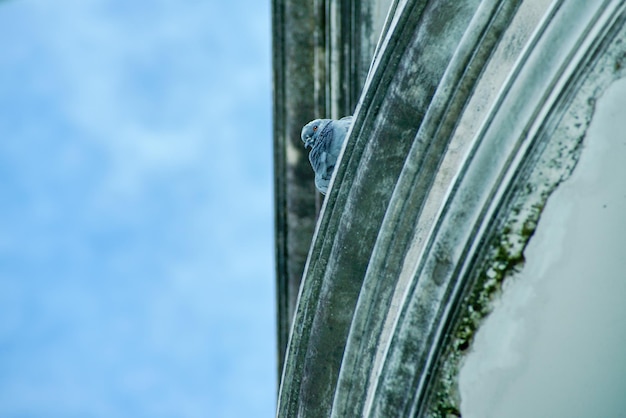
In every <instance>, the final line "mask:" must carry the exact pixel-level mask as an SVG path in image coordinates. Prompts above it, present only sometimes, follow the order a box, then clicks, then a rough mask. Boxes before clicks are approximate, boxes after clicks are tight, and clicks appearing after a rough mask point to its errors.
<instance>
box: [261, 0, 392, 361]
mask: <svg viewBox="0 0 626 418" xmlns="http://www.w3.org/2000/svg"><path fill="white" fill-rule="evenodd" d="M388 3H389V0H376V1H367V2H361V1H360V0H316V1H313V2H311V1H301V0H273V2H272V24H273V32H274V36H273V53H274V57H273V66H274V80H273V85H274V172H275V176H274V177H275V185H274V190H275V212H276V218H275V227H276V277H277V286H276V287H277V302H278V303H277V305H278V307H277V308H278V309H277V310H278V314H277V317H278V326H277V328H278V364H279V365H282V364H283V352H284V350H285V347H286V345H287V339H288V334H289V330H290V328H291V321H292V318H293V314H294V311H295V305H296V299H297V295H298V289H299V287H300V281H301V278H302V272H303V270H304V264H305V261H306V257H307V254H308V250H309V245H310V243H311V238H312V236H313V231H314V227H315V221H316V218H317V213H318V209H319V206H320V203H321V201H320V195H319V194H317V193H316V191H315V186H314V184H313V172H312V170H311V166H310V164H309V161H308V156H307V153H306V150H305V149H304V148H303V147H302V143H301V141H300V130H301V129H302V126H304V124H305V123H307V122H309V121H311V120H313V119H315V118H318V117H335V118H339V117H342V116H345V115H347V114H352V112H353V110H354V108H355V106H356V101H357V99H358V97H359V94H360V91H361V90H362V87H363V83H364V80H365V77H366V75H367V72H368V68H369V65H370V62H371V59H372V56H373V54H374V47H375V45H376V41H377V39H378V36H379V33H380V30H381V28H382V22H381V20H382V19H383V18H384V16H382V17H381V9H383V8H385V7H386V6H387V4H388ZM281 367H282V366H281Z"/></svg>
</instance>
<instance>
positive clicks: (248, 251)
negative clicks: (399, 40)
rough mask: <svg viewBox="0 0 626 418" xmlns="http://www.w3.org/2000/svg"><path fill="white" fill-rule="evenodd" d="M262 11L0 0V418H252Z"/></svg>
mask: <svg viewBox="0 0 626 418" xmlns="http://www.w3.org/2000/svg"><path fill="white" fill-rule="evenodd" d="M270 73H271V63H270V15H269V2H268V1H261V2H259V1H256V0H231V1H228V2H221V1H217V0H215V1H211V0H209V1H206V0H205V1H200V0H171V1H167V0H153V1H145V0H134V1H127V0H108V1H107V0H56V1H54V2H51V1H47V0H45V1H44V0H10V1H4V2H3V1H0V417H3V418H11V417H64V418H67V417H81V418H89V417H252V416H254V417H263V416H272V415H273V413H274V404H275V395H276V364H275V357H276V356H275V324H274V322H275V304H274V275H273V254H274V253H273V225H272V221H273V215H272V172H271V170H272V168H271V120H270V117H271V85H270V82H271V75H270Z"/></svg>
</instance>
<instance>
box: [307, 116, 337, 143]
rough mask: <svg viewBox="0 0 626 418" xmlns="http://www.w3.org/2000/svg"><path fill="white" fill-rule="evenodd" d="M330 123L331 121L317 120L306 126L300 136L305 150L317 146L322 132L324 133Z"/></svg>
mask: <svg viewBox="0 0 626 418" xmlns="http://www.w3.org/2000/svg"><path fill="white" fill-rule="evenodd" d="M330 121H331V120H330V119H315V120H314V121H311V122H309V123H307V124H306V125H304V127H303V128H302V133H301V134H300V138H301V139H302V142H304V148H309V147H313V145H315V142H316V141H317V138H318V137H319V134H320V132H322V130H323V129H324V128H325V127H326V125H328V123H329V122H330Z"/></svg>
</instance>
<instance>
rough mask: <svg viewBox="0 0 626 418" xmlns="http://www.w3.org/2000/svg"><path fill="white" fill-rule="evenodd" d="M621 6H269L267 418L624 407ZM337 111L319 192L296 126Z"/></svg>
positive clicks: (419, 0)
mask: <svg viewBox="0 0 626 418" xmlns="http://www.w3.org/2000/svg"><path fill="white" fill-rule="evenodd" d="M625 9H626V4H625V2H624V1H617V0H614V1H610V0H597V1H596V0H594V1H586V0H554V1H548V0H482V1H481V0H464V1H455V0H431V1H427V0H414V1H411V0H404V1H400V0H398V1H391V0H386V1H382V0H380V1H376V0H371V1H357V0H344V1H340V0H336V1H333V0H314V1H311V2H305V1H299V0H274V2H273V31H274V33H273V36H274V131H275V139H274V147H275V179H276V183H275V190H276V196H275V199H276V260H277V261H276V264H277V292H278V293H277V300H278V353H279V354H278V356H279V364H280V365H281V371H280V373H281V387H280V393H279V399H278V416H281V417H296V416H302V417H305V416H307V417H309V416H310V417H321V416H333V417H352V416H355V417H359V416H367V417H370V416H371V417H405V416H406V417H413V416H415V417H418V416H419V417H459V416H463V417H472V416H475V417H481V418H482V417H487V416H509V417H514V416H520V417H521V416H552V417H559V416H563V417H565V416H568V417H571V416H586V415H575V413H576V411H578V413H580V414H582V413H583V412H582V411H583V409H581V408H577V407H576V408H575V407H570V406H568V405H566V406H563V404H564V403H566V404H567V402H565V401H564V400H565V399H567V400H570V401H571V400H572V399H578V400H579V401H580V400H581V399H582V400H584V402H583V401H580V402H583V403H584V404H585V405H586V407H588V408H596V409H595V410H596V411H597V410H598V408H605V413H606V414H608V415H596V416H618V415H616V414H614V413H613V411H620V410H621V411H623V410H624V407H626V405H623V402H624V401H622V400H621V398H622V396H621V395H619V396H618V395H615V396H614V397H611V396H610V393H617V394H618V393H619V391H617V392H615V391H614V389H615V388H616V387H620V385H621V387H622V388H623V387H625V385H626V380H624V377H623V376H626V362H623V361H621V360H620V359H619V358H618V357H620V356H619V355H618V352H614V351H611V350H608V349H604V348H600V347H605V346H620V345H621V344H620V343H626V328H625V327H624V326H623V325H622V324H621V321H620V320H619V318H620V317H623V316H624V315H626V311H624V310H623V309H622V310H620V309H621V308H619V305H621V304H620V303H618V302H619V297H618V296H621V295H622V294H623V295H626V287H624V285H622V283H626V273H624V272H626V264H625V263H626V262H625V261H624V260H626V242H622V241H623V239H621V237H622V236H626V228H625V226H626V221H624V220H622V217H620V214H621V213H626V182H624V181H622V180H620V179H626V172H624V170H626V168H622V167H626V164H623V162H622V160H621V159H620V157H621V156H623V157H624V159H626V154H622V152H623V150H626V135H624V134H623V132H626V111H625V109H626V88H625V87H624V85H623V84H624V83H622V80H621V79H622V78H623V76H624V74H625V71H626V70H625V67H626V42H625V41H626V28H625V27H624V21H625V19H626V10H625ZM622 92H623V94H621V93H622ZM348 114H354V116H355V118H354V123H353V126H352V128H351V130H350V132H349V136H348V139H347V141H346V144H345V146H344V149H343V153H342V156H341V159H340V163H339V164H338V166H337V169H336V172H335V174H334V178H333V181H332V183H331V187H330V189H329V191H328V194H327V196H326V197H325V199H323V200H322V196H321V195H319V194H317V192H316V191H315V188H314V185H313V172H312V170H311V168H310V165H309V162H308V158H307V154H306V151H305V150H304V148H303V147H302V145H301V142H300V138H299V134H300V129H301V127H302V126H303V125H304V124H305V123H306V122H308V121H309V120H312V119H315V118H318V117H332V118H339V117H342V116H345V115H348ZM620 128H621V129H620ZM579 162H580V164H579ZM583 162H584V163H583ZM614 180H615V181H614ZM567 193H570V194H569V195H568V194H567ZM563 195H565V197H563ZM568 196H569V197H568ZM622 209H624V212H622ZM622 230H623V231H624V233H621V232H620V231H622ZM589 266H592V267H589ZM622 267H624V268H623V269H622ZM557 278H560V279H563V280H565V279H566V280H565V281H564V282H558V281H555V280H556V279H557ZM621 279H624V280H621ZM571 283H576V284H577V287H575V289H578V290H575V291H574V290H571V288H570V284H571ZM555 289H556V290H555ZM599 289H612V290H613V291H608V290H607V291H606V292H604V293H602V292H600V291H599ZM620 290H621V291H623V292H620ZM596 291H598V292H600V293H598V295H596V294H595V293H596ZM592 295H594V296H593V297H592ZM616 295H618V296H616ZM613 298H617V299H613ZM537 301H543V302H542V303H539V302H537ZM533 303H539V304H538V305H533ZM567 306H577V307H580V309H573V310H572V311H571V313H570V314H568V315H564V314H563V312H569V311H568V310H567V309H568V308H567ZM585 306H586V307H587V308H585ZM511 307H515V309H516V310H515V315H513V314H511V312H510V310H511V309H513V308H511ZM550 307H552V308H554V307H556V308H554V309H553V310H552V311H550V310H549V309H548V308H550ZM507 309H508V310H507ZM543 309H546V310H545V316H542V317H541V318H540V319H537V318H535V317H536V316H537V315H536V312H539V311H541V312H544V311H543ZM579 312H582V313H583V315H582V316H576V315H578V313H579ZM594 315H596V316H594ZM511 318H513V319H511ZM589 318H594V319H593V320H588V319H589ZM507 321H508V322H507ZM494 322H497V323H499V324H500V325H499V327H498V325H497V323H496V325H492V324H493V323H494ZM502 324H504V325H502ZM550 324H552V325H550ZM550 326H552V327H553V328H549V327H550ZM550 330H552V331H550ZM562 330H578V331H580V332H574V331H571V333H562V332H561V331H562ZM561 334H563V335H561ZM586 335H588V336H593V338H591V337H590V338H585V336H586ZM616 336H617V337H616ZM590 340H593V341H595V342H596V343H598V344H599V342H603V341H604V342H605V343H606V344H600V345H598V346H593V347H591V348H588V349H583V348H582V347H585V346H586V345H585V344H584V343H583V342H584V341H590ZM574 343H575V344H574ZM572 345H575V346H576V347H581V348H580V350H578V351H577V350H569V349H567V347H569V348H571V347H572ZM537 347H548V348H545V349H544V350H543V351H542V353H543V355H544V356H543V357H541V356H539V357H536V356H535V354H537V353H536V351H537ZM559 347H560V350H562V351H563V352H566V351H567V352H572V353H573V354H572V356H571V358H569V359H568V360H567V361H565V359H566V358H567V356H562V355H561V354H560V353H561V352H560V351H559ZM533 350H535V351H533ZM594 350H595V351H594ZM607 350H608V351H607ZM490 353H491V354H490ZM533 353H534V354H533ZM600 353H603V354H602V357H603V358H605V359H606V361H604V362H598V361H594V360H592V358H593V357H594V354H600ZM586 362H589V363H593V364H594V366H593V367H583V368H581V370H579V371H578V372H577V371H576V370H577V368H576V367H575V365H580V364H586ZM544 363H545V364H548V365H551V366H549V367H548V366H546V367H543V368H540V369H542V370H544V371H545V370H546V369H551V367H552V365H554V367H555V369H554V372H553V373H552V374H551V375H550V376H553V377H554V376H556V377H554V379H555V380H554V382H553V381H552V380H550V382H551V383H552V384H553V386H552V388H553V389H542V388H541V385H540V384H539V383H538V381H537V380H538V379H544V380H545V379H547V378H546V377H545V376H544V377H541V378H540V376H543V375H541V373H540V371H534V372H532V370H535V369H534V368H533V367H535V368H536V366H537V365H540V364H544ZM561 363H562V364H561ZM559 364H560V366H558V367H557V366H556V365H559ZM590 370H591V372H590ZM531 372H532V373H536V374H532V373H531ZM621 372H623V373H621ZM585 373H587V374H585ZM521 376H526V377H525V379H527V383H526V384H525V385H522V386H516V385H518V383H519V382H521V381H524V380H523V379H522V377H521ZM529 376H530V377H529ZM533 376H534V377H533ZM559 376H560V378H561V379H562V380H559ZM599 376H603V377H599ZM605 377H606V379H605ZM533 379H535V381H534V380H533ZM589 379H596V380H598V379H599V380H602V381H604V382H605V384H607V385H609V386H610V387H609V386H607V388H606V390H601V391H598V393H595V392H594V391H592V390H586V389H585V387H586V386H585V385H584V384H583V383H580V384H579V385H576V384H573V383H572V382H590V381H592V380H589ZM607 379H608V381H609V382H610V384H608V383H606V382H607ZM515 382H518V383H515ZM555 387H556V388H557V389H554V388H555ZM612 390H613V391H612ZM546 393H548V394H550V395H551V396H548V397H546V396H545V395H546ZM607 393H608V394H609V395H607ZM518 404H520V405H523V407H516V408H515V409H514V410H507V409H506V408H507V407H511V405H513V406H515V405H518ZM570 404H571V405H576V402H570ZM498 408H500V409H498ZM503 408H504V409H503ZM529 408H531V409H529ZM532 408H540V409H536V410H533V409H532ZM571 408H573V409H571ZM612 408H613V409H612ZM620 408H621V409H620ZM498 411H499V412H498ZM537 411H539V412H537ZM542 411H543V412H542ZM548 411H549V412H548ZM572 411H574V412H572ZM542 413H543V415H541V414H542ZM572 413H574V415H572ZM490 414H492V415H490ZM493 414H495V415H493ZM515 414H518V415H515ZM566 414H568V415H566Z"/></svg>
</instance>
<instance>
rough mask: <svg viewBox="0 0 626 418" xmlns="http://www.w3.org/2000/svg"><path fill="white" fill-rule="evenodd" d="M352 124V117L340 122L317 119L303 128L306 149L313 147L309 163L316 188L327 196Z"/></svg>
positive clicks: (342, 119)
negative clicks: (313, 173)
mask: <svg viewBox="0 0 626 418" xmlns="http://www.w3.org/2000/svg"><path fill="white" fill-rule="evenodd" d="M351 124H352V116H346V117H344V118H341V119H339V120H335V119H315V120H314V121H312V122H309V123H307V124H306V125H304V127H303V128H302V133H301V134H300V138H302V142H304V148H308V147H311V152H310V153H309V161H310V162H311V167H313V171H314V172H315V187H317V189H318V190H319V191H320V192H322V194H326V191H328V184H329V183H330V178H331V177H332V175H333V171H335V164H336V163H337V158H338V157H339V152H340V151H341V146H342V145H343V141H344V140H345V139H346V135H347V133H348V129H350V125H351Z"/></svg>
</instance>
